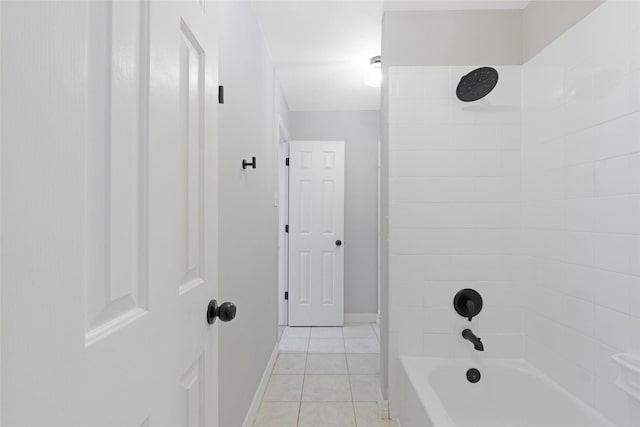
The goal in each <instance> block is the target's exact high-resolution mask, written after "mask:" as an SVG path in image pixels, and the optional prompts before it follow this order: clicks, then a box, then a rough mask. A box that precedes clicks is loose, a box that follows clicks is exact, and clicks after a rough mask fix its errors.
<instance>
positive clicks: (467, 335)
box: [462, 329, 484, 351]
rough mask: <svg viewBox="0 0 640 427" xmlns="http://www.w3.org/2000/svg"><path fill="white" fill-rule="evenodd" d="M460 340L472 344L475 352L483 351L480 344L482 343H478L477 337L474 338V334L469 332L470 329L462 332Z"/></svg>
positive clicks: (482, 345)
mask: <svg viewBox="0 0 640 427" xmlns="http://www.w3.org/2000/svg"><path fill="white" fill-rule="evenodd" d="M462 338H464V339H465V340H467V341H470V342H471V343H472V344H473V348H475V349H476V350H478V351H484V344H482V341H480V338H479V337H477V336H475V334H474V333H473V332H471V329H465V330H464V331H462Z"/></svg>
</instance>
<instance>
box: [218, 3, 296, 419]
mask: <svg viewBox="0 0 640 427" xmlns="http://www.w3.org/2000/svg"><path fill="white" fill-rule="evenodd" d="M219 12H220V18H219V22H220V25H221V31H220V38H219V40H220V82H221V84H222V85H224V87H225V103H224V105H221V106H220V109H219V111H220V138H219V142H220V149H219V155H220V157H219V170H220V172H219V173H220V176H219V182H220V188H219V196H220V199H219V201H220V202H219V206H220V243H219V244H220V251H219V253H220V294H219V295H217V296H212V297H217V298H218V299H219V300H223V301H233V302H235V303H236V304H237V306H238V314H237V317H236V319H235V320H234V321H233V322H230V323H227V324H218V325H216V327H218V328H219V330H220V342H219V344H220V349H219V353H220V366H219V371H220V377H219V378H220V425H221V426H224V427H227V426H228V427H232V426H234V427H235V426H240V425H242V422H243V420H244V417H245V415H246V413H247V409H248V408H249V405H250V403H251V400H252V398H253V395H254V393H255V391H256V388H257V386H258V383H259V382H260V379H261V377H262V374H263V372H264V369H265V367H266V365H267V361H268V360H269V357H270V355H271V352H272V351H273V348H274V346H275V343H276V331H277V306H278V305H277V231H276V230H277V224H278V218H277V214H278V211H277V208H276V207H274V192H275V191H277V182H278V181H277V169H276V159H277V151H276V134H277V133H276V127H275V126H276V125H275V123H276V116H277V115H280V116H281V117H282V118H283V120H285V122H286V120H287V115H288V112H287V107H286V103H285V102H284V98H283V97H282V94H281V93H280V91H279V89H278V86H277V83H276V80H275V77H274V72H273V65H272V62H271V59H270V57H269V53H268V50H267V47H266V45H265V44H264V41H263V38H262V34H261V33H260V30H259V28H258V24H257V22H256V21H255V18H254V16H253V13H252V10H251V7H250V4H249V3H248V2H221V3H220V7H219ZM285 124H286V123H285ZM252 156H255V157H256V158H257V165H258V166H257V169H246V170H243V169H242V166H241V163H242V160H243V159H251V157H252Z"/></svg>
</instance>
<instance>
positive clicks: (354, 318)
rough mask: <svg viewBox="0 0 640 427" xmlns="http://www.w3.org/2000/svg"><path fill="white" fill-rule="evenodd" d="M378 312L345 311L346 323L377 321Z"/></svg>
mask: <svg viewBox="0 0 640 427" xmlns="http://www.w3.org/2000/svg"><path fill="white" fill-rule="evenodd" d="M377 320H378V313H345V314H344V323H376V321H377Z"/></svg>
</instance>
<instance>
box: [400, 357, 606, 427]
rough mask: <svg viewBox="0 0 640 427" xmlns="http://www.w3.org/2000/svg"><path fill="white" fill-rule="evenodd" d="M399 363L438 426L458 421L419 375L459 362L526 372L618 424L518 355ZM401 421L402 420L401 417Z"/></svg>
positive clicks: (450, 425)
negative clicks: (513, 356)
mask: <svg viewBox="0 0 640 427" xmlns="http://www.w3.org/2000/svg"><path fill="white" fill-rule="evenodd" d="M400 364H401V366H402V369H403V370H404V377H405V378H406V379H407V380H408V382H409V384H410V385H411V387H412V388H413V391H414V392H415V393H416V394H417V396H418V400H419V401H420V403H421V405H422V408H423V410H424V413H425V414H426V415H427V417H428V418H429V421H430V422H431V423H432V425H433V426H435V427H457V425H456V423H455V422H454V421H453V419H452V418H451V417H450V416H449V414H448V412H447V410H446V409H445V406H444V404H443V403H442V401H441V400H440V397H439V396H438V394H437V392H436V391H435V389H434V388H433V387H432V386H431V384H430V383H429V381H418V379H419V378H424V376H428V375H429V374H430V373H431V372H432V371H433V370H434V369H435V368H437V367H441V366H452V365H460V366H462V367H468V366H469V365H470V364H471V365H473V366H475V367H477V368H479V369H482V367H483V366H485V367H486V366H492V365H500V366H506V367H508V368H510V369H514V370H517V371H522V372H526V373H527V374H529V375H532V376H534V377H536V378H538V379H540V380H541V381H543V382H545V383H547V384H548V385H549V386H550V387H553V388H554V389H556V390H557V391H558V392H559V393H561V394H562V395H563V396H564V397H566V398H567V399H569V400H570V401H572V402H573V403H575V404H576V405H578V406H580V407H582V408H583V409H584V410H585V411H586V412H587V413H588V414H589V415H590V416H592V417H593V418H594V419H596V420H597V421H600V422H602V427H616V425H615V424H614V423H612V422H611V421H609V420H608V419H607V418H605V417H604V416H603V415H602V414H600V413H599V412H598V411H596V410H595V409H594V408H592V407H591V406H589V405H587V404H586V403H585V402H583V401H582V400H580V399H578V398H577V397H576V396H575V395H573V394H572V393H571V392H569V391H568V390H567V389H565V388H564V387H562V386H561V385H560V384H558V383H557V382H555V381H553V380H552V379H551V378H549V377H548V376H547V375H545V374H544V373H543V372H542V371H541V370H540V369H538V368H536V367H535V366H533V365H532V364H531V363H530V362H528V361H527V360H525V359H516V358H488V359H475V358H465V357H452V358H444V357H422V356H400ZM409 371H412V372H414V373H415V372H417V373H419V374H424V375H409ZM427 402H432V403H434V405H431V406H429V407H428V406H427ZM400 421H402V420H400Z"/></svg>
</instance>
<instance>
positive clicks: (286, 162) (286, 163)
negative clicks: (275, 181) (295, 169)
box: [284, 157, 289, 166]
mask: <svg viewBox="0 0 640 427" xmlns="http://www.w3.org/2000/svg"><path fill="white" fill-rule="evenodd" d="M284 164H285V166H289V158H288V157H287V159H286V160H285V161H284Z"/></svg>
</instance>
